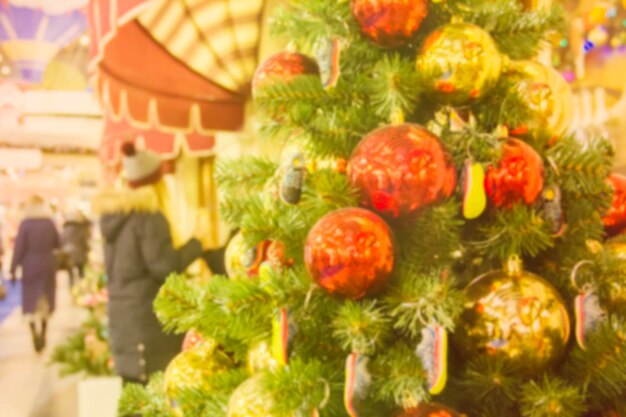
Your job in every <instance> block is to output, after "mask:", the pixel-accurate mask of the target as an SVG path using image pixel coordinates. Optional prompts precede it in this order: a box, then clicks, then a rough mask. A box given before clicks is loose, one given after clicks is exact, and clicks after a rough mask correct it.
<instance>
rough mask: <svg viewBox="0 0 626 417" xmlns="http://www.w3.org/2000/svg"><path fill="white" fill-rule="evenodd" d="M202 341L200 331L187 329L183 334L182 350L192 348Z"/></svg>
mask: <svg viewBox="0 0 626 417" xmlns="http://www.w3.org/2000/svg"><path fill="white" fill-rule="evenodd" d="M202 342H204V337H202V335H201V334H200V333H198V332H196V331H195V330H189V331H188V332H187V334H186V335H185V340H183V352H187V351H188V350H190V349H193V348H194V347H196V346H197V345H199V344H200V343H202Z"/></svg>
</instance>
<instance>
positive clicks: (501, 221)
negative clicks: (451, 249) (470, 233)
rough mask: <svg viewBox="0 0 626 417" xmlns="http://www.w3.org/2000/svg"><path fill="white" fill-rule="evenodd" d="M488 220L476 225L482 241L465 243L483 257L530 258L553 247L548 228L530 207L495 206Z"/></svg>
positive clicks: (500, 258) (501, 259)
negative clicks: (479, 225)
mask: <svg viewBox="0 0 626 417" xmlns="http://www.w3.org/2000/svg"><path fill="white" fill-rule="evenodd" d="M490 220H491V221H490V222H489V223H488V224H483V225H482V226H481V227H480V228H479V233H480V235H481V236H482V240H480V241H472V242H469V244H470V245H472V246H474V247H475V248H477V249H479V250H480V251H481V252H482V253H484V254H485V256H486V257H487V258H491V259H496V260H500V261H504V260H506V259H508V258H509V257H511V256H513V255H519V256H530V257H534V256H537V255H538V254H539V253H540V252H542V251H544V250H546V249H549V248H551V247H552V246H553V239H552V237H551V233H550V231H549V230H548V228H547V226H546V224H545V222H544V221H543V219H542V218H541V217H540V216H539V214H538V213H537V212H536V211H535V210H534V209H533V208H532V207H528V206H525V205H516V206H513V207H512V208H511V209H506V208H503V209H499V210H497V211H495V213H494V215H493V218H492V219H490Z"/></svg>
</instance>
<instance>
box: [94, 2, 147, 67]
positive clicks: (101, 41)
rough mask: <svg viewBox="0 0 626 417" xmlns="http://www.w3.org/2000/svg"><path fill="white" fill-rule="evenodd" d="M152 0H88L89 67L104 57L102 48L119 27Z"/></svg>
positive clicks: (135, 15)
mask: <svg viewBox="0 0 626 417" xmlns="http://www.w3.org/2000/svg"><path fill="white" fill-rule="evenodd" d="M153 2H154V0H89V6H88V7H89V9H88V11H89V31H90V35H91V57H92V62H91V65H90V66H91V69H94V68H95V66H96V65H97V64H98V62H99V61H100V60H102V58H103V57H104V48H105V47H106V45H107V44H108V43H109V42H110V41H111V40H112V39H113V38H114V37H115V34H116V33H117V30H118V28H119V27H121V26H123V25H124V24H125V23H128V22H129V21H131V20H132V19H134V18H135V17H137V15H138V14H139V13H140V12H141V11H142V10H144V9H145V8H146V7H148V6H150V4H152V3H153Z"/></svg>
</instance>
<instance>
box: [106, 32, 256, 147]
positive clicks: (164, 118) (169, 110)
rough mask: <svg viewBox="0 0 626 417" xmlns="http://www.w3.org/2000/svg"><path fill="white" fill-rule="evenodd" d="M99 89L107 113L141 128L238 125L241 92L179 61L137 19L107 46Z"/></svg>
mask: <svg viewBox="0 0 626 417" xmlns="http://www.w3.org/2000/svg"><path fill="white" fill-rule="evenodd" d="M98 92H99V95H100V99H101V101H102V103H103V105H104V107H105V109H106V110H107V115H108V117H110V118H111V119H113V120H114V121H120V120H126V121H128V122H129V123H131V124H132V125H134V126H138V127H142V128H145V129H153V128H154V129H158V130H161V131H163V132H168V133H173V132H182V133H185V134H191V133H194V132H195V133H198V134H204V135H211V134H212V133H213V132H215V131H216V130H224V131H236V130H240V129H241V128H242V127H243V121H244V106H245V98H242V97H241V96H239V95H237V94H234V93H231V92H230V91H228V90H225V89H224V88H222V87H220V86H219V85H217V84H215V83H213V82H211V81H210V80H208V79H206V78H205V77H202V76H200V75H199V74H197V73H195V72H194V71H193V70H191V69H190V68H189V67H187V66H186V65H184V64H183V63H182V62H180V61H178V60H177V59H176V58H175V57H173V56H172V55H170V54H169V53H167V51H165V50H164V49H163V48H162V47H161V46H160V45H159V44H158V43H157V42H155V41H154V40H153V39H152V38H151V37H150V36H149V35H148V34H147V32H146V31H145V30H144V29H143V28H142V27H141V26H140V25H139V24H138V23H137V22H136V21H131V22H130V23H127V24H126V25H124V26H122V27H121V28H119V30H118V32H117V35H116V36H115V38H113V40H111V41H110V42H109V44H108V45H107V46H106V48H105V52H104V58H103V60H102V61H101V62H100V64H99V71H98Z"/></svg>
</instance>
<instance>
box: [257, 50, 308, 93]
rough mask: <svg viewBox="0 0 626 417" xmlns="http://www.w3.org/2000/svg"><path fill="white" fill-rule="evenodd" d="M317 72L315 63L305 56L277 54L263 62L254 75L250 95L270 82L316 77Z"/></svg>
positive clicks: (288, 53)
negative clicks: (305, 76) (298, 77)
mask: <svg viewBox="0 0 626 417" xmlns="http://www.w3.org/2000/svg"><path fill="white" fill-rule="evenodd" d="M319 72H320V70H319V67H318V66H317V62H315V61H314V60H312V59H311V58H309V57H308V56H306V55H302V54H298V53H292V52H280V53H277V54H275V55H272V56H271V57H269V58H267V59H266V60H265V61H263V62H262V63H261V65H259V67H258V68H257V70H256V72H255V73H254V78H253V79H252V95H254V94H255V92H256V91H257V90H258V89H259V87H264V86H267V85H268V84H271V83H272V82H275V81H280V82H289V81H291V80H293V79H294V78H295V77H296V76H298V75H317V74H319Z"/></svg>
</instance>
